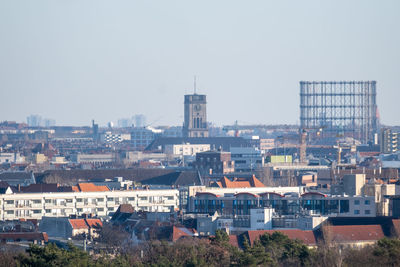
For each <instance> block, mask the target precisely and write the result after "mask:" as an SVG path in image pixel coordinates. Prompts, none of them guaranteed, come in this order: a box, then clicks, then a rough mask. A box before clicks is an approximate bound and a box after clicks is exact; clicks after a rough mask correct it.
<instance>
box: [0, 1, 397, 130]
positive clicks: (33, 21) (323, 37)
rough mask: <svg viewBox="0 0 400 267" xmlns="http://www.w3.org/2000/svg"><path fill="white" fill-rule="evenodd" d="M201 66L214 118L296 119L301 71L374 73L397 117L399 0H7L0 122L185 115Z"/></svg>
mask: <svg viewBox="0 0 400 267" xmlns="http://www.w3.org/2000/svg"><path fill="white" fill-rule="evenodd" d="M194 74H196V75H197V76H198V87H199V92H201V93H205V94H207V97H208V118H209V120H210V121H212V122H215V123H216V124H219V125H221V124H231V123H233V122H234V121H235V120H238V121H239V123H241V124H242V123H263V124H276V123H298V121H299V81H300V80H376V81H377V82H378V84H377V92H378V107H379V112H380V115H381V121H382V122H383V123H386V124H391V125H394V124H397V125H400V108H399V103H400V1H399V0H392V1H387V0H380V1H378V0H374V1H368V0H359V1H356V0H340V1H338V0H335V1H333V0H332V1H328V0H327V1H321V0H315V1H307V0H302V1H298V0H293V1H284V0H276V1H268V0H259V1H257V0H247V1H245V0H242V1H234V0H227V1H222V0H212V1H208V0H201V1H200V0H198V1H190V0H182V1H170V0H159V1H152V0H142V1H134V0H127V1H119V0H115V1H111V0H107V1H99V0H95V1H82V0H68V1H66V0H62V1H61V0H60V1H56V0H49V1H41V0H36V1H32V0H27V1H19V0H9V1H8V0H1V1H0V100H1V102H0V121H2V120H16V121H26V117H27V116H28V115H29V114H40V115H42V116H43V117H48V118H53V119H56V120H57V124H58V125H66V124H68V125H71V124H75V125H89V124H90V122H91V119H92V118H94V119H96V120H97V121H99V123H100V124H106V123H107V122H108V121H114V122H115V121H116V120H117V119H118V118H122V117H130V116H132V115H133V114H137V113H143V114H146V116H147V121H148V122H154V124H155V125H158V124H164V125H165V124H175V125H180V124H182V121H183V95H184V94H185V93H189V92H192V89H193V75H194Z"/></svg>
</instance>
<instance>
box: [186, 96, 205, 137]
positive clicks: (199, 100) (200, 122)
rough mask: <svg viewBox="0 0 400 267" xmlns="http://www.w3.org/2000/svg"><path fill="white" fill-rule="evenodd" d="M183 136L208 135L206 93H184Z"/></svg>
mask: <svg viewBox="0 0 400 267" xmlns="http://www.w3.org/2000/svg"><path fill="white" fill-rule="evenodd" d="M184 105H185V121H184V124H183V136H184V137H208V124H207V101H206V95H198V94H196V91H195V93H194V94H192V95H185V104H184Z"/></svg>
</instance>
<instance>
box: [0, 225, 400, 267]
mask: <svg viewBox="0 0 400 267" xmlns="http://www.w3.org/2000/svg"><path fill="white" fill-rule="evenodd" d="M243 245H244V249H243V250H239V249H238V248H236V247H233V246H231V245H230V244H229V238H228V236H227V235H226V233H224V232H221V231H219V232H217V233H216V235H215V237H214V238H212V239H183V240H181V241H178V242H176V243H174V244H170V243H167V242H160V241H153V242H148V243H143V244H141V245H140V246H135V247H130V248H129V249H126V248H125V249H123V250H121V251H120V252H118V253H117V254H107V255H95V256H91V255H89V254H88V253H86V252H84V251H82V250H80V249H78V248H76V247H74V246H72V245H70V246H69V248H68V249H61V248H58V247H57V246H56V245H54V244H49V245H47V246H45V247H39V246H36V245H32V246H30V248H29V249H28V250H27V251H26V253H22V254H17V255H16V254H14V255H13V253H11V252H9V251H8V252H7V251H3V252H2V253H0V265H1V266H7V267H13V266H37V267H47V266H49V267H50V266H52V267H53V266H66V267H67V266H74V267H75V266H82V267H83V266H99V267H100V266H121V267H122V266H137V267H141V266H210V267H211V266H324V267H325V266H363V267H367V266H400V241H399V240H396V239H386V238H385V239H382V240H380V241H379V242H377V244H375V245H373V246H368V247H365V248H362V249H358V250H354V249H350V248H340V247H338V246H335V245H333V244H329V245H321V246H319V247H318V249H309V248H308V247H307V246H305V245H304V244H303V243H302V242H301V241H299V240H291V239H289V238H288V237H287V236H285V235H283V234H282V233H280V232H274V233H273V234H268V233H267V234H264V235H262V236H261V237H260V240H258V241H256V242H255V243H254V244H253V246H250V244H249V243H248V241H247V240H244V244H243Z"/></svg>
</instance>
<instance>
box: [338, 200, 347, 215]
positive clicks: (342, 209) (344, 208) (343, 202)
mask: <svg viewBox="0 0 400 267" xmlns="http://www.w3.org/2000/svg"><path fill="white" fill-rule="evenodd" d="M339 205H340V213H346V212H349V200H340V201H339Z"/></svg>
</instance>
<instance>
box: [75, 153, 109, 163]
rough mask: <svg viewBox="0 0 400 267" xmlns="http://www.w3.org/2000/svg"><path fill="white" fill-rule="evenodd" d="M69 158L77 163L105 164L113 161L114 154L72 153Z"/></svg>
mask: <svg viewBox="0 0 400 267" xmlns="http://www.w3.org/2000/svg"><path fill="white" fill-rule="evenodd" d="M71 158H72V161H73V162H76V163H78V164H105V163H112V162H114V161H115V154H113V153H104V154H74V155H72V157H71Z"/></svg>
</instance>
